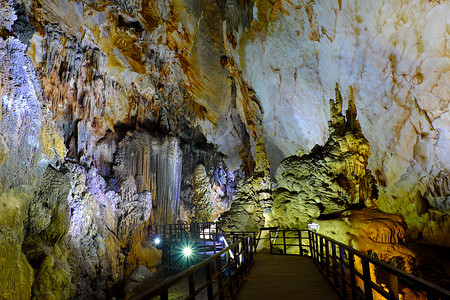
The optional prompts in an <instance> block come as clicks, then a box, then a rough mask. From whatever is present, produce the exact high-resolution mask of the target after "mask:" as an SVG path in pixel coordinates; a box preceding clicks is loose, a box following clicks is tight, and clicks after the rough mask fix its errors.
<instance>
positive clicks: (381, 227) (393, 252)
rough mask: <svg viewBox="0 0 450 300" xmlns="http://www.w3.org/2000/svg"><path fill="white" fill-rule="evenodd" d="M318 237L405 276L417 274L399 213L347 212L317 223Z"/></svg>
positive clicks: (414, 256) (378, 211)
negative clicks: (399, 270)
mask: <svg viewBox="0 0 450 300" xmlns="http://www.w3.org/2000/svg"><path fill="white" fill-rule="evenodd" d="M318 223H319V225H320V227H319V229H318V232H319V233H320V234H323V235H326V236H329V237H332V238H333V239H335V240H337V241H339V242H341V243H343V244H345V245H349V246H351V247H352V248H354V249H356V250H358V251H361V252H363V253H366V254H369V255H371V256H372V257H375V258H378V259H380V260H383V261H385V262H388V263H390V264H391V265H393V266H395V267H397V268H399V269H403V270H405V271H406V272H408V273H413V274H417V271H418V262H419V261H418V259H417V256H416V255H415V254H414V252H412V251H411V250H410V249H408V248H407V247H406V246H405V245H406V244H407V242H409V236H408V232H407V226H406V223H405V221H404V218H403V217H402V216H401V215H400V214H387V213H384V212H382V211H380V210H376V209H367V208H364V209H362V210H349V211H346V212H344V213H343V214H342V215H341V216H340V217H338V218H336V219H333V220H325V221H318Z"/></svg>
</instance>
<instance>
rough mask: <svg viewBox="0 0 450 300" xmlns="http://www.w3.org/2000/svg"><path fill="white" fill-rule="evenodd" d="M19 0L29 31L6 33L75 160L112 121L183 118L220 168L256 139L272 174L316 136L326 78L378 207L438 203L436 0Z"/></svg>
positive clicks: (445, 146)
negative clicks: (359, 145)
mask: <svg viewBox="0 0 450 300" xmlns="http://www.w3.org/2000/svg"><path fill="white" fill-rule="evenodd" d="M22 2H23V7H24V8H25V10H26V12H27V15H28V18H29V22H30V24H31V25H32V26H33V28H34V33H32V34H30V29H29V28H28V29H27V28H25V27H26V26H24V25H23V24H22V25H21V23H20V22H16V23H15V24H14V26H16V30H15V32H18V33H17V35H18V36H19V38H20V39H22V40H23V41H24V42H25V43H27V44H28V48H27V52H26V53H27V55H28V56H29V57H30V58H31V60H32V62H33V65H34V67H35V68H36V70H37V71H38V74H39V75H38V76H39V78H40V81H41V82H42V90H43V94H44V95H45V97H46V99H47V102H46V106H47V107H48V109H49V110H50V111H51V112H52V115H53V117H54V118H55V119H56V120H58V124H59V126H60V127H61V128H63V131H66V132H65V134H66V135H67V132H68V131H70V128H71V127H73V126H74V125H73V124H76V126H77V127H78V135H79V137H78V140H79V141H78V143H77V145H76V148H77V149H75V150H76V151H75V152H77V153H78V154H77V155H78V156H80V155H81V156H82V157H83V159H84V160H85V161H86V162H89V160H90V159H91V157H93V156H94V152H95V148H96V145H97V143H98V142H99V141H101V140H102V139H103V138H104V137H105V136H106V135H107V134H108V132H112V131H116V130H117V129H118V128H122V127H120V125H124V124H125V126H132V127H133V126H138V127H139V126H141V127H146V126H147V127H148V128H157V129H158V130H159V131H166V132H169V133H173V134H175V135H177V136H183V134H184V132H185V129H186V128H187V127H189V128H197V129H198V130H200V131H201V132H202V134H204V135H205V137H206V138H207V140H208V142H210V143H212V144H214V145H216V147H217V149H218V151H220V152H221V153H223V154H224V155H225V156H226V159H227V164H228V166H229V167H230V168H232V169H237V168H239V167H240V166H241V165H245V164H248V155H246V154H245V153H246V151H247V152H248V149H251V151H252V152H253V157H254V156H255V153H254V152H255V141H256V140H257V139H258V138H259V137H263V138H264V142H265V148H266V151H267V155H268V159H269V162H270V164H271V170H272V173H273V174H274V172H275V170H276V167H277V166H278V164H279V163H280V161H281V160H283V159H284V158H286V157H288V156H290V155H292V154H294V153H295V152H296V151H298V150H299V149H301V150H302V151H305V152H309V151H310V150H311V149H312V148H313V147H314V146H315V145H316V144H319V145H323V144H324V143H325V142H326V140H327V139H328V136H329V132H328V127H327V121H328V120H329V119H330V112H329V110H330V108H329V104H328V103H329V102H328V99H330V98H333V95H334V87H335V83H338V84H339V86H340V87H341V91H342V93H343V96H344V97H343V98H344V99H348V98H349V97H348V93H349V87H350V86H352V87H353V91H354V99H355V105H356V108H357V110H358V120H359V122H360V124H361V130H362V133H363V134H364V136H365V138H366V139H367V140H368V142H369V144H370V157H369V165H368V168H369V169H370V170H371V172H372V174H373V175H374V176H375V178H376V180H377V183H378V185H379V189H380V199H381V200H380V205H381V206H382V207H385V208H387V207H389V209H387V210H392V211H396V210H400V209H401V208H400V207H399V206H400V204H396V201H395V199H397V198H399V197H401V198H402V197H403V198H411V199H412V198H413V197H414V195H416V193H417V192H419V193H420V194H421V195H422V196H423V197H425V198H426V197H427V195H428V196H429V197H433V199H437V198H439V197H440V198H439V199H443V200H442V201H447V199H448V193H449V191H448V174H449V170H450V153H449V151H450V150H449V149H450V133H449V128H450V115H449V99H450V85H449V82H450V54H449V51H448V49H449V48H450V47H449V46H450V40H449V33H450V4H449V2H448V1H408V2H402V1H393V0H386V1H361V0H347V1H345V0H338V1H282V0H277V1H258V0H257V1H249V0H241V1H235V0H218V1H213V0H202V1H187V0H184V1H183V0H173V1H166V0H143V1H136V0H135V1H121V0H115V1H87V0H86V1H65V0H57V1H48V0H34V1H22ZM21 26H22V27H24V28H21ZM21 31H22V32H21ZM346 105H347V103H344V108H345V107H346ZM156 123H157V125H155V124H156ZM149 124H150V125H149ZM152 124H153V125H152ZM152 126H156V127H152ZM80 136H81V137H82V138H80ZM70 150H71V149H68V151H69V152H70ZM62 155H64V153H63V154H62ZM411 201H413V200H411Z"/></svg>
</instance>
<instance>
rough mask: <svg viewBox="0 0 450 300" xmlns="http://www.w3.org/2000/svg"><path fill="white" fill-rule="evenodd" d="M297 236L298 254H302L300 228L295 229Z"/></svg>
mask: <svg viewBox="0 0 450 300" xmlns="http://www.w3.org/2000/svg"><path fill="white" fill-rule="evenodd" d="M297 236H298V248H299V249H298V252H299V254H300V256H303V247H302V232H301V231H300V230H297Z"/></svg>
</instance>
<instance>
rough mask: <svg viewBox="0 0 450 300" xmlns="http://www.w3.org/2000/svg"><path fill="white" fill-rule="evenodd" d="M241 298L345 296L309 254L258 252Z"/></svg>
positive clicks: (323, 297) (324, 297)
mask: <svg viewBox="0 0 450 300" xmlns="http://www.w3.org/2000/svg"><path fill="white" fill-rule="evenodd" d="M254 258H255V262H254V264H253V266H252V268H251V269H250V273H249V274H248V275H246V276H245V278H244V282H243V284H242V286H241V288H240V290H239V292H238V295H237V299H238V300H246V299H277V300H281V299H282V300H285V299H302V300H307V299H312V300H320V299H326V300H333V299H341V298H340V297H339V296H338V294H337V293H336V292H335V291H334V290H333V288H332V287H331V284H330V283H329V282H328V281H327V280H326V279H325V277H324V276H323V275H322V274H321V273H320V271H319V269H318V268H317V267H316V265H315V264H314V262H313V261H312V259H311V258H309V257H300V256H288V255H270V254H255V255H254Z"/></svg>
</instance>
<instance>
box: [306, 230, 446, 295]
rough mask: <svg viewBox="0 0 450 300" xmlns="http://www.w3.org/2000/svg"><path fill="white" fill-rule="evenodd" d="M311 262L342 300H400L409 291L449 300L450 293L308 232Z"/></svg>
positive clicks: (343, 245)
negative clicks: (312, 261)
mask: <svg viewBox="0 0 450 300" xmlns="http://www.w3.org/2000/svg"><path fill="white" fill-rule="evenodd" d="M309 235H310V237H309V239H310V244H311V245H312V247H311V251H312V256H311V257H312V258H313V260H314V262H315V263H316V265H317V266H318V267H319V270H320V271H321V272H322V274H324V275H325V276H326V277H327V278H328V279H329V280H330V282H331V284H332V285H333V286H334V288H335V289H336V290H337V291H338V293H339V294H340V295H341V296H342V297H345V298H346V297H350V298H351V299H366V300H372V299H374V298H378V297H376V296H377V295H376V294H378V295H379V296H382V297H383V298H385V299H399V295H400V294H401V292H406V291H405V289H408V290H409V291H411V292H417V293H420V294H421V295H423V296H425V297H426V298H427V299H442V300H443V299H450V291H448V290H446V289H443V288H441V287H439V286H437V285H435V284H433V283H431V282H428V281H426V280H423V279H421V278H419V277H417V276H414V275H412V274H409V273H406V272H404V271H402V270H400V269H397V268H394V267H392V266H391V265H389V264H387V263H385V262H383V261H380V260H378V259H375V258H372V257H370V256H368V255H365V254H363V253H361V252H359V251H357V250H355V249H353V248H351V247H349V246H347V245H345V244H342V243H340V242H337V241H335V240H332V239H330V238H329V237H326V236H324V235H321V234H318V233H316V232H312V231H309Z"/></svg>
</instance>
